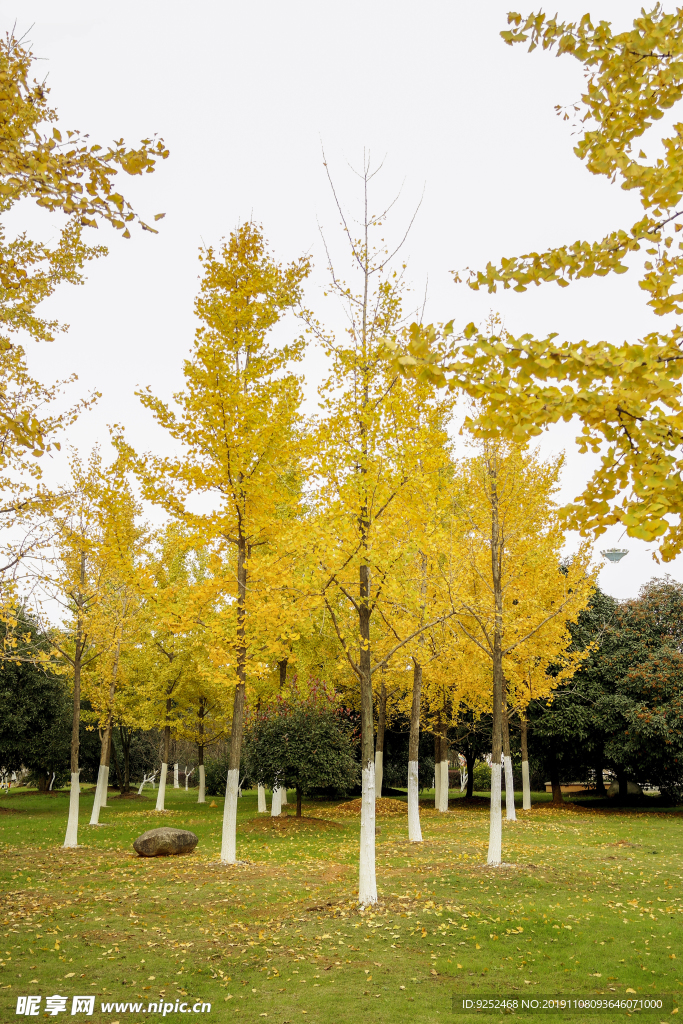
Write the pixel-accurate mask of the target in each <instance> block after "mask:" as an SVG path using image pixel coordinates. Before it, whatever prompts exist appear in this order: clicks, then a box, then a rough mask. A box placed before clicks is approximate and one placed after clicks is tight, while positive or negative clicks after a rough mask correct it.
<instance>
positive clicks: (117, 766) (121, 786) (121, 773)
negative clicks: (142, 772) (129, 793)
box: [111, 736, 123, 793]
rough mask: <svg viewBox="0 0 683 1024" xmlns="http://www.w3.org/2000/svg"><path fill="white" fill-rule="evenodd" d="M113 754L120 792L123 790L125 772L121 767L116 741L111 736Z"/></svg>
mask: <svg viewBox="0 0 683 1024" xmlns="http://www.w3.org/2000/svg"><path fill="white" fill-rule="evenodd" d="M111 754H112V755H113V757H114V771H115V772H116V785H117V786H118V787H119V793H122V792H123V772H122V771H121V770H120V768H119V755H118V753H117V751H116V744H115V743H114V737H113V736H112V738H111Z"/></svg>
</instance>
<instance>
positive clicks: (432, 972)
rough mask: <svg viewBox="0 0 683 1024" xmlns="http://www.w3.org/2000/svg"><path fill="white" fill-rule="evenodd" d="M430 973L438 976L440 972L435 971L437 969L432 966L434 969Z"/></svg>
mask: <svg viewBox="0 0 683 1024" xmlns="http://www.w3.org/2000/svg"><path fill="white" fill-rule="evenodd" d="M429 973H430V974H433V975H434V976H435V977H438V972H437V971H435V970H434V968H432V969H431V971H430V972H429Z"/></svg>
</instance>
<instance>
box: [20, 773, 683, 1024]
mask: <svg viewBox="0 0 683 1024" xmlns="http://www.w3.org/2000/svg"><path fill="white" fill-rule="evenodd" d="M424 795H425V797H426V796H428V794H424ZM208 799H209V801H211V800H212V799H213V802H214V803H215V804H216V805H217V806H215V807H211V806H209V804H206V805H204V806H198V805H197V803H196V791H195V792H194V793H193V792H192V791H190V792H189V793H188V794H186V793H185V792H184V791H182V790H181V791H178V790H175V791H174V790H173V789H171V790H170V791H169V792H168V807H169V810H168V811H167V812H166V813H163V814H157V813H156V811H155V810H154V795H153V794H152V793H151V792H149V793H147V794H146V799H137V800H121V799H117V798H116V796H115V794H110V806H109V807H108V808H106V809H105V810H104V811H103V812H102V815H101V820H102V821H103V822H105V823H106V824H105V825H104V826H102V827H99V828H93V827H90V826H89V825H88V824H87V822H88V820H89V817H90V809H91V806H92V795H84V796H83V797H82V803H81V826H80V833H79V841H80V842H81V843H82V844H83V845H82V846H81V847H79V849H77V850H63V849H61V843H62V842H63V839H64V831H65V827H66V815H67V808H68V794H66V793H58V794H56V795H52V796H38V795H37V794H35V793H27V792H26V791H24V790H17V791H16V792H13V793H11V794H10V795H9V796H3V797H0V850H1V855H0V885H1V887H2V909H1V911H0V925H1V926H2V931H1V933H0V934H1V935H2V942H3V945H2V947H1V948H0V954H2V967H1V971H0V1021H1V1022H2V1024H6V1022H9V1021H12V1020H19V1019H22V1018H19V1017H17V1016H16V1014H15V1010H16V1005H17V997H18V996H23V995H27V994H36V995H41V996H42V1002H41V1004H40V1017H41V1019H49V1020H52V1019H56V1020H66V1018H67V1017H68V1019H69V1020H72V1019H73V1020H74V1021H79V1020H83V1021H85V1020H90V1021H96V1022H98V1021H107V1022H110V1024H111V1022H114V1021H119V1024H141V1022H143V1021H150V1020H155V1019H166V1018H165V1017H163V1014H162V1013H158V1014H157V1013H154V1012H149V1013H143V1012H142V1011H141V1010H137V1011H133V1012H131V1010H130V1004H131V1003H133V1004H135V1003H139V1004H141V1007H143V1008H147V1007H148V1005H149V1003H156V1004H161V1005H162V1007H163V1006H164V1005H166V1006H167V1013H166V1017H170V1018H171V1019H173V1020H175V1021H180V1020H182V1019H185V1018H184V1017H183V1016H181V1011H180V1006H181V1005H183V1004H185V1005H187V1006H189V1008H190V1012H191V1011H192V1007H193V1006H195V1005H197V1004H201V1003H202V1002H204V1003H210V1004H211V1010H210V1011H208V1010H204V1012H203V1013H202V1011H201V1009H200V1010H198V1011H196V1012H195V1013H193V1014H192V1017H193V1019H194V1017H195V1016H196V1017H200V1016H201V1019H203V1020H207V1021H214V1022H215V1021H240V1020H241V1021H250V1022H251V1021H254V1022H258V1021H260V1020H261V1019H264V1020H266V1021H268V1020H272V1021H277V1022H278V1024H286V1022H289V1024H293V1022H296V1021H302V1022H303V1021H305V1022H306V1024H327V1022H333V1024H340V1022H346V1021H349V1022H351V1021H354V1022H355V1021H357V1020H358V1018H359V1017H362V1019H363V1020H364V1021H368V1022H370V1024H384V1022H387V1024H389V1022H392V1024H393V1022H402V1021H406V1022H407V1021H414V1020H420V1021H427V1022H431V1021H437V1020H444V1019H446V1018H450V1019H451V1020H455V1021H458V1022H459V1021H461V1020H466V1019H471V1018H475V1019H482V1016H484V1015H482V1014H474V1013H472V1014H463V1013H460V1012H458V1013H454V1012H453V1010H452V1002H451V1001H452V997H453V995H454V994H456V995H463V994H465V995H467V996H474V997H476V996H481V995H491V994H497V995H505V996H508V997H517V998H521V997H522V995H524V996H525V997H527V996H528V995H529V993H534V994H536V995H538V994H540V995H558V994H577V995H578V994H583V995H585V994H598V993H604V994H605V996H612V997H614V996H623V995H624V993H625V992H626V991H627V989H634V990H635V992H636V993H637V995H638V996H641V995H647V996H652V995H661V994H663V993H679V992H680V991H681V990H682V989H683V972H681V967H680V965H681V963H682V962H683V943H681V934H682V927H681V925H682V922H683V888H682V884H681V883H682V878H683V865H682V864H681V854H680V846H681V826H682V823H683V819H682V817H681V816H679V815H678V814H675V813H648V812H643V811H641V810H636V811H623V812H617V811H611V812H601V811H596V810H591V809H578V810H576V809H571V808H570V807H567V808H565V809H553V808H552V807H551V806H550V805H549V803H548V798H547V797H546V795H545V794H537V795H536V796H535V801H536V802H535V804H534V809H533V810H532V811H529V812H526V813H520V820H519V821H518V822H516V823H506V824H505V825H504V834H503V842H504V859H505V861H506V862H509V863H510V864H511V865H512V866H511V867H509V868H503V869H498V870H492V869H489V868H487V867H486V864H485V861H486V848H487V840H488V810H487V808H486V807H485V806H474V807H472V806H465V805H464V804H460V803H459V801H458V800H457V799H455V798H453V799H452V800H451V810H450V811H449V813H448V814H437V812H435V811H434V810H433V809H432V808H425V809H424V811H423V816H422V828H423V836H424V842H423V843H422V844H421V845H418V844H411V843H409V842H408V841H407V816H406V815H405V813H403V812H401V813H400V814H395V815H391V816H386V817H380V818H378V828H379V833H378V835H377V876H378V886H379V892H380V902H379V904H378V906H377V907H376V908H374V909H372V910H369V911H367V912H361V911H359V909H358V907H357V905H356V903H355V897H356V892H357V855H358V834H359V820H358V818H357V817H356V816H355V815H349V814H348V813H347V814H344V813H341V809H340V805H339V804H334V803H324V802H311V803H305V804H304V815H308V816H311V817H315V818H316V819H318V820H317V821H303V822H301V823H298V822H296V821H295V820H292V819H288V820H286V821H284V820H276V821H272V820H271V819H270V818H265V817H264V816H262V815H261V816H259V815H257V813H256V794H255V793H246V794H245V795H244V796H243V798H242V799H241V800H240V802H239V817H238V856H239V857H240V858H241V860H242V862H243V863H241V864H240V865H239V866H237V867H229V868H226V867H222V866H221V865H220V864H219V863H218V854H219V850H220V831H221V818H222V807H223V801H222V799H220V798H210V797H209V798H208ZM289 811H290V813H292V814H293V812H294V808H293V807H290V808H289ZM164 823H169V824H173V825H176V826H179V827H184V828H189V829H191V830H192V831H193V832H195V833H196V834H197V835H198V836H199V845H198V847H197V849H196V851H195V853H193V854H192V855H190V856H186V857H169V858H153V859H147V858H139V857H137V856H136V854H135V853H134V851H133V849H132V846H131V844H132V842H133V840H134V839H135V837H136V836H138V835H139V834H140V833H141V832H143V831H145V830H146V829H149V828H154V827H156V826H158V825H160V824H164ZM53 994H59V995H62V996H67V997H68V1003H67V1008H66V1011H65V1012H64V1013H59V1014H58V1015H57V1016H56V1017H54V1016H50V1017H47V1018H46V1017H44V1011H45V997H46V996H52V995H53ZM89 994H94V995H95V996H96V1001H95V1012H94V1013H93V1014H92V1016H87V1015H86V1014H84V1013H82V1014H76V1015H75V1016H72V1015H71V1006H72V1003H71V1000H72V997H73V996H74V995H89ZM176 1001H177V1005H178V1007H179V1009H178V1011H177V1012H176V1010H175V1007H176ZM108 1003H111V1004H113V1005H112V1007H111V1009H109V1010H107V1011H105V1012H103V1011H102V1005H103V1004H108ZM116 1004H119V1009H116ZM122 1004H128V1005H127V1006H126V1009H125V1010H124V1009H123V1006H122ZM168 1004H171V1007H172V1009H171V1010H168ZM669 1014H670V1010H669V1012H668V1013H666V1014H665V1013H662V1012H660V1013H658V1014H655V1015H651V1014H649V1015H648V1019H649V1020H652V1021H655V1020H657V1021H659V1020H665V1019H671V1020H676V1019H677V1018H676V1017H673V1018H670V1017H669ZM485 1016H486V1019H487V1020H490V1021H498V1020H503V1019H504V1015H503V1014H501V1013H500V1012H496V1013H493V1014H487V1015H485ZM518 1016H521V1014H518ZM564 1016H567V1014H566V1013H565V1014H564ZM626 1016H627V1014H626V1012H625V1011H623V1010H618V1011H617V1010H614V1011H609V1012H608V1013H606V1014H602V1015H601V1017H600V1019H601V1020H603V1021H606V1020H617V1019H619V1020H621V1019H622V1018H624V1019H625V1017H626ZM543 1019H547V1017H545V1016H544V1018H543ZM572 1019H574V1020H579V1019H583V1016H582V1014H578V1015H576V1016H575V1015H573V1014H572Z"/></svg>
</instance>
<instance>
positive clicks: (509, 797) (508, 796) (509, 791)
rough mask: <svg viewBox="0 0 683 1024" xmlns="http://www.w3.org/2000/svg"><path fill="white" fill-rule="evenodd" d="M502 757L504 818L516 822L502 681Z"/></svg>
mask: <svg viewBox="0 0 683 1024" xmlns="http://www.w3.org/2000/svg"><path fill="white" fill-rule="evenodd" d="M502 725H503V755H504V757H505V817H506V818H507V820H508V821H517V813H516V811H515V782H514V777H513V775H512V757H511V756H510V723H509V721H508V701H507V682H506V681H503V712H502Z"/></svg>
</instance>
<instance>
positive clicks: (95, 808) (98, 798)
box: [90, 764, 107, 825]
mask: <svg viewBox="0 0 683 1024" xmlns="http://www.w3.org/2000/svg"><path fill="white" fill-rule="evenodd" d="M106 768H107V766H106V765H104V764H101V765H100V767H99V770H98V772H97V785H96V786H95V799H94V800H93V804H92V814H91V815H90V824H91V825H99V823H100V807H101V806H102V785H103V782H104V773H105V771H106Z"/></svg>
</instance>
